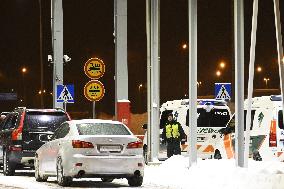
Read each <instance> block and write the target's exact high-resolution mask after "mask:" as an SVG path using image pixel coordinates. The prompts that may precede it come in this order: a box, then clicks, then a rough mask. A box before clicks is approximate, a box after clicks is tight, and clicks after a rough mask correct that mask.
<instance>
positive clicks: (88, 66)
mask: <svg viewBox="0 0 284 189" xmlns="http://www.w3.org/2000/svg"><path fill="white" fill-rule="evenodd" d="M84 72H85V74H86V75H87V76H88V77H89V78H90V79H92V80H91V81H89V82H88V83H87V84H86V85H85V87H84V95H85V97H86V98H87V99H88V100H89V101H91V102H93V107H92V110H93V119H95V118H96V110H95V107H96V101H100V100H101V99H102V98H103V96H104V94H105V88H104V85H103V84H102V83H101V82H100V81H98V80H97V79H99V78H101V77H102V76H103V75H104V73H105V64H104V62H103V61H102V60H101V59H99V58H91V59H89V60H88V61H87V62H86V63H85V66H84Z"/></svg>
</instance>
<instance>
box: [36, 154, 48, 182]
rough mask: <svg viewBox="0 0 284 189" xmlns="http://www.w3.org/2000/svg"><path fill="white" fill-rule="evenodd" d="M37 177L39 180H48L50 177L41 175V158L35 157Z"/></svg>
mask: <svg viewBox="0 0 284 189" xmlns="http://www.w3.org/2000/svg"><path fill="white" fill-rule="evenodd" d="M35 179H36V181H37V182H46V181H47V179H48V177H47V176H43V177H41V176H40V173H39V160H38V158H37V157H35Z"/></svg>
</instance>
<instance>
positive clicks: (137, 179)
mask: <svg viewBox="0 0 284 189" xmlns="http://www.w3.org/2000/svg"><path fill="white" fill-rule="evenodd" d="M127 180H128V184H129V186H135V187H138V186H141V185H142V183H143V177H142V176H134V177H130V178H127Z"/></svg>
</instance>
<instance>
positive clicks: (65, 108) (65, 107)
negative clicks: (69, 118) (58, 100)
mask: <svg viewBox="0 0 284 189" xmlns="http://www.w3.org/2000/svg"><path fill="white" fill-rule="evenodd" d="M63 105H64V111H65V112H66V111H67V102H63Z"/></svg>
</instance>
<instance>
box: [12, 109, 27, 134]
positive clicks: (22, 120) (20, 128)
mask: <svg viewBox="0 0 284 189" xmlns="http://www.w3.org/2000/svg"><path fill="white" fill-rule="evenodd" d="M25 114H26V113H25V112H23V113H22V116H21V119H20V123H19V127H18V128H17V129H15V130H13V132H12V140H22V132H23V127H24V117H25Z"/></svg>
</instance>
